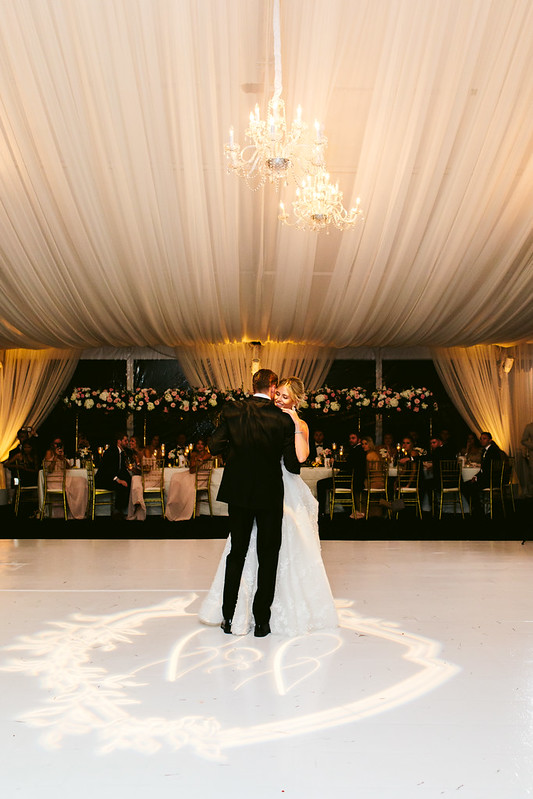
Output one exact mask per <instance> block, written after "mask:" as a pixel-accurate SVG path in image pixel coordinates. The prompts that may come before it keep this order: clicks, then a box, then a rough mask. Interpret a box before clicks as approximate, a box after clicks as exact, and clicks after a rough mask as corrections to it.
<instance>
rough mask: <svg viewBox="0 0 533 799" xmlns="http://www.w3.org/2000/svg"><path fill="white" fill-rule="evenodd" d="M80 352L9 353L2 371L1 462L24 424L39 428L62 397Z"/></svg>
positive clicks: (0, 381) (23, 351) (0, 385)
mask: <svg viewBox="0 0 533 799" xmlns="http://www.w3.org/2000/svg"><path fill="white" fill-rule="evenodd" d="M78 355H79V354H78V353H77V352H74V351H65V350H53V349H50V350H20V349H18V350H17V349H13V350H6V352H5V353H4V356H3V368H2V369H0V461H3V460H5V459H6V458H7V456H8V455H9V451H10V449H12V447H13V446H14V445H15V442H16V440H17V431H18V430H19V429H20V428H21V427H23V426H24V425H28V426H31V427H34V428H36V429H37V428H38V427H39V425H40V423H41V422H42V421H43V420H44V419H45V418H46V417H47V415H48V414H49V413H50V411H51V410H52V408H53V407H54V405H55V404H56V402H57V400H58V399H59V397H60V396H61V395H62V393H63V391H64V389H65V388H66V386H67V385H68V382H69V380H70V378H71V377H72V375H73V374H74V370H75V369H76V365H77V363H78Z"/></svg>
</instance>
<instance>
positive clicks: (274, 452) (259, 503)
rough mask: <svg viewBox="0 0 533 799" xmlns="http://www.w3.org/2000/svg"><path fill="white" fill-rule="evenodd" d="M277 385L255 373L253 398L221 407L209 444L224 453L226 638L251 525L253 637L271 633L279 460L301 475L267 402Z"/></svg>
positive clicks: (290, 427)
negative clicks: (255, 568)
mask: <svg viewBox="0 0 533 799" xmlns="http://www.w3.org/2000/svg"><path fill="white" fill-rule="evenodd" d="M277 382H278V377H277V375H276V374H275V373H274V372H272V371H271V370H270V369H260V370H259V371H258V372H256V373H255V374H254V377H253V391H254V395H253V397H248V398H247V399H245V400H242V401H240V402H227V403H226V404H225V405H224V407H223V409H222V413H221V418H220V423H219V426H218V427H217V429H216V430H215V433H214V434H213V437H212V438H211V440H210V442H209V449H210V451H211V453H212V454H213V455H216V454H219V453H224V463H225V466H224V475H223V477H222V482H221V484H220V489H219V491H218V497H217V499H219V500H220V501H221V502H227V503H228V513H229V519H230V529H231V549H230V551H229V554H228V556H227V558H226V574H225V582H224V594H223V600H222V616H223V622H222V624H221V625H220V626H221V627H222V629H223V630H224V632H225V633H231V622H232V619H233V613H234V611H235V606H236V604H237V596H238V593H239V584H240V580H241V574H242V570H243V566H244V561H245V558H246V553H247V552H248V545H249V543H250V535H251V532H252V527H253V524H254V521H256V522H257V560H258V571H257V590H256V594H255V597H254V601H253V606H252V610H253V615H254V619H255V630H254V635H255V636H257V637H263V636H265V635H268V634H269V632H270V624H269V622H270V606H271V604H272V600H273V598H274V589H275V586H276V570H277V566H278V555H279V549H280V546H281V522H282V517H283V478H282V473H281V458H282V457H283V461H284V464H285V468H286V469H287V470H288V471H290V472H293V473H294V474H299V472H300V464H299V462H298V459H297V457H296V452H295V449H294V422H293V421H292V419H291V417H290V416H288V415H287V414H286V413H283V411H282V410H281V409H280V408H277V407H276V406H275V405H274V403H273V402H272V400H273V399H274V394H275V391H276V386H277Z"/></svg>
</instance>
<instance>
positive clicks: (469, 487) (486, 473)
mask: <svg viewBox="0 0 533 799" xmlns="http://www.w3.org/2000/svg"><path fill="white" fill-rule="evenodd" d="M479 443H480V444H481V469H480V470H479V472H478V473H477V474H476V475H474V477H473V478H472V479H471V480H467V481H466V482H464V483H463V484H462V491H463V494H464V495H465V497H466V498H467V499H469V500H470V502H471V503H472V513H473V514H480V513H482V511H483V509H482V507H481V492H482V491H483V489H484V488H489V486H490V471H491V463H492V462H493V461H498V462H503V463H505V462H506V461H507V454H506V453H505V452H504V451H503V450H501V449H500V448H499V446H498V445H497V444H496V442H495V441H494V440H493V438H492V435H491V434H490V433H489V432H486V431H485V432H483V433H481V434H480V436H479Z"/></svg>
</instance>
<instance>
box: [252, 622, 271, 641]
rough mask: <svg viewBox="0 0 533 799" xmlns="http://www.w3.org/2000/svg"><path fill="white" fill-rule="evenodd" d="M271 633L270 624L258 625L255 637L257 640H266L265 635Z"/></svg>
mask: <svg viewBox="0 0 533 799" xmlns="http://www.w3.org/2000/svg"><path fill="white" fill-rule="evenodd" d="M269 633H270V624H269V623H268V622H265V624H256V625H255V630H254V635H255V637H256V638H264V637H265V635H269Z"/></svg>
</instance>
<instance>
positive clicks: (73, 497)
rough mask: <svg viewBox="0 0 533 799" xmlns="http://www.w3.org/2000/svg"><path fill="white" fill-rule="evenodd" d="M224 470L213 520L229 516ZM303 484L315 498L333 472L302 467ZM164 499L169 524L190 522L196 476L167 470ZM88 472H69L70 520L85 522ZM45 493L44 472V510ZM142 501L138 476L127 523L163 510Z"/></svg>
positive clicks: (214, 485)
mask: <svg viewBox="0 0 533 799" xmlns="http://www.w3.org/2000/svg"><path fill="white" fill-rule="evenodd" d="M223 473H224V468H223V467H219V468H217V469H213V472H212V475H211V491H210V494H211V508H212V512H213V516H227V515H228V506H227V504H226V503H225V502H219V501H218V500H217V498H216V497H217V493H218V489H219V487H220V481H221V480H222V475H223ZM300 475H301V477H302V480H303V481H304V482H305V483H306V484H307V485H308V486H309V488H310V490H311V492H312V494H313V496H315V497H316V491H317V489H316V485H317V483H318V481H319V480H324V479H326V478H328V477H331V475H332V470H331V469H327V468H325V467H307V466H303V467H302V469H301V472H300ZM163 479H164V499H165V507H166V516H167V518H168V519H169V520H170V521H180V520H182V519H190V518H191V516H192V512H193V507H194V475H193V474H191V473H190V472H189V469H188V468H187V467H182V468H173V467H170V466H167V467H165V469H164V478H163ZM87 485H88V483H87V469H83V468H82V469H76V468H73V469H68V470H67V479H66V494H67V505H68V511H69V518H74V519H82V518H84V517H85V513H86V507H87ZM43 493H44V479H43V473H42V470H41V471H40V472H39V507H41V506H42V502H43ZM143 506H144V502H143V500H142V482H141V477H140V476H139V475H134V476H133V478H132V487H131V491H130V505H129V508H128V519H129V520H130V521H142V520H143V519H144V518H146V515H147V514H148V515H157V514H160V513H161V510H160V509H159V508H157V507H156V506H148V507H146V506H144V507H143ZM110 513H111V509H110V508H109V507H108V506H102V507H97V508H96V515H102V516H105V515H109V514H110ZM199 513H200V515H209V502H208V500H207V497H206V496H205V495H204V494H202V495H200V501H199ZM53 515H54V516H62V511H61V509H59V508H55V509H54V514H53Z"/></svg>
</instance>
